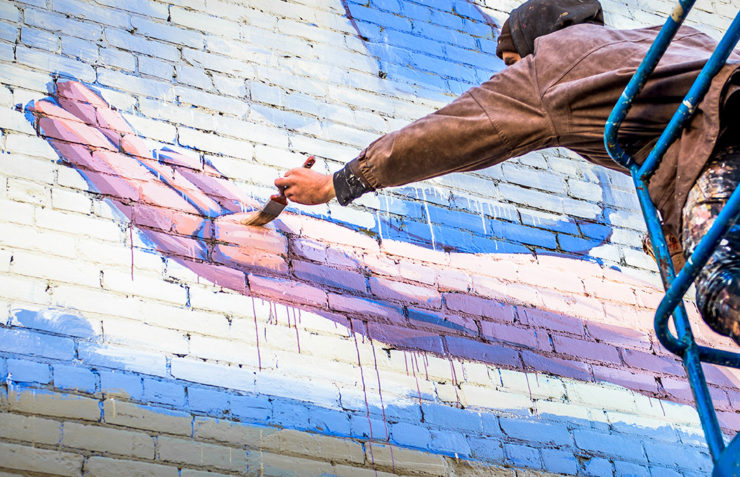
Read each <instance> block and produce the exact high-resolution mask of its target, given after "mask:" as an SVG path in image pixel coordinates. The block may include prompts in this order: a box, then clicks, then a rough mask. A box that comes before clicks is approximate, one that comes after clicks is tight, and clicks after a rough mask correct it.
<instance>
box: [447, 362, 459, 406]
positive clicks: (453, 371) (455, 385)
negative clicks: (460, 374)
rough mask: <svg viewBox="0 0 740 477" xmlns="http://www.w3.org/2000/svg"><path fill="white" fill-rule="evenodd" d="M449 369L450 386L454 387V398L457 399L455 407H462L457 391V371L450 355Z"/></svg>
mask: <svg viewBox="0 0 740 477" xmlns="http://www.w3.org/2000/svg"><path fill="white" fill-rule="evenodd" d="M449 361H450V369H451V370H452V373H451V374H452V386H453V387H454V388H455V399H456V400H457V407H462V402H460V394H458V392H457V373H456V372H455V363H454V362H453V361H452V357H449Z"/></svg>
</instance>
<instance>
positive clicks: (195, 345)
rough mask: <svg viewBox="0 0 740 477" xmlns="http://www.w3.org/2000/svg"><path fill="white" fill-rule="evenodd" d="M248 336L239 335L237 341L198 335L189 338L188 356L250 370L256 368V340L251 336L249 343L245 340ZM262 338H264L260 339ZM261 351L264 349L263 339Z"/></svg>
mask: <svg viewBox="0 0 740 477" xmlns="http://www.w3.org/2000/svg"><path fill="white" fill-rule="evenodd" d="M248 336H249V335H248V334H242V335H239V338H240V339H239V340H238V341H235V340H225V339H218V338H211V337H205V336H199V335H191V336H190V353H189V354H190V356H192V357H195V358H202V359H206V360H209V361H223V362H227V363H232V364H237V365H246V366H250V367H252V368H257V366H258V356H257V349H256V347H257V339H256V336H254V334H253V339H252V340H251V341H248V340H246V339H245V338H247V337H248ZM262 338H264V336H263V337H262ZM262 345H263V349H265V348H266V346H264V345H265V343H264V339H263V342H262Z"/></svg>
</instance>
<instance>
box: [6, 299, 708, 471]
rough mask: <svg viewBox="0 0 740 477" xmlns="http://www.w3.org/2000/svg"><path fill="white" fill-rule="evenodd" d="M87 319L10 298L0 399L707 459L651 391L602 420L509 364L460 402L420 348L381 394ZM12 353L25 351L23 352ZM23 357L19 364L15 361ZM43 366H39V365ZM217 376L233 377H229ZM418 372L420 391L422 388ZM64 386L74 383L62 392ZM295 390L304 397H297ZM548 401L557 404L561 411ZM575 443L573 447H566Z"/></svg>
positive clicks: (567, 461)
mask: <svg viewBox="0 0 740 477" xmlns="http://www.w3.org/2000/svg"><path fill="white" fill-rule="evenodd" d="M93 328H94V327H93V326H91V325H90V323H89V322H88V320H87V319H86V318H84V317H82V316H79V315H77V314H76V313H74V312H69V311H64V310H58V309H57V310H55V309H45V310H40V311H33V310H27V309H16V310H14V311H13V314H12V317H11V326H10V327H7V328H6V327H3V328H0V333H3V337H4V338H9V339H7V340H2V341H0V343H2V347H1V348H0V349H2V350H4V351H5V352H11V353H13V356H14V358H15V359H14V361H15V363H14V365H15V366H16V367H18V371H19V372H18V373H17V374H16V373H14V372H13V370H12V369H9V370H8V371H9V374H8V375H5V376H3V375H2V374H3V372H2V370H1V369H0V378H2V380H3V381H4V382H5V383H6V385H7V387H8V389H7V394H5V389H3V388H4V386H3V388H0V403H1V402H2V401H7V405H8V406H9V408H10V410H11V411H12V410H13V406H15V405H16V404H15V403H18V402H21V401H22V402H24V403H27V401H28V398H27V396H25V394H28V393H33V394H34V395H44V396H47V397H52V398H55V399H61V400H63V399H67V398H68V399H72V400H73V399H79V394H80V393H83V394H85V395H90V396H95V397H99V396H100V395H101V393H102V395H103V398H104V399H105V401H104V402H103V403H102V404H101V405H100V406H99V407H100V412H101V413H102V415H101V418H102V422H111V423H115V422H116V417H117V416H116V413H117V412H119V413H123V414H124V415H125V414H126V413H127V412H129V411H127V409H128V408H127V407H126V403H125V401H131V402H134V403H140V404H138V407H139V410H138V411H137V412H136V413H135V414H134V415H139V414H140V413H141V412H142V411H143V412H154V413H159V414H168V415H171V416H175V417H186V418H190V417H191V416H195V418H196V420H195V424H194V425H195V427H196V428H197V427H198V425H200V424H203V419H208V418H215V419H228V420H231V421H238V422H240V423H241V425H245V426H249V425H259V426H268V427H272V428H278V429H279V428H284V429H296V430H301V431H308V432H316V433H320V434H323V435H329V436H336V437H341V438H352V439H360V440H363V441H370V446H371V447H372V446H381V447H382V446H383V444H384V443H390V444H393V445H395V446H401V447H404V448H409V449H417V450H421V451H424V452H431V453H434V454H441V455H447V456H451V457H457V458H462V459H470V460H475V461H481V462H488V463H499V464H501V463H503V464H507V465H513V466H516V467H524V468H533V469H546V470H548V471H550V472H563V473H571V474H575V473H577V472H578V471H581V472H585V473H588V474H590V475H606V474H611V473H612V470H611V468H610V466H609V465H608V464H607V462H606V460H605V459H604V456H607V457H609V456H616V457H619V458H620V459H625V460H626V461H630V462H634V463H636V464H638V465H645V462H648V461H649V462H650V463H651V465H653V466H659V467H661V466H665V467H669V468H672V469H675V470H678V471H688V472H697V471H698V472H708V471H709V470H710V469H711V460H710V458H709V456H708V454H707V453H706V449H705V446H704V441H703V437H702V435H701V430H700V428H699V427H698V425H697V426H696V427H693V428H690V427H687V426H685V425H682V426H676V427H674V426H672V425H668V424H666V423H665V421H664V420H662V419H661V416H666V415H667V416H668V418H669V419H671V418H673V417H676V416H678V418H679V420H680V419H681V418H684V419H685V417H684V416H685V412H686V409H685V408H686V406H679V405H674V404H671V403H667V402H666V403H653V402H651V401H649V399H645V400H644V401H643V402H634V403H629V402H620V403H611V404H609V403H607V404H604V406H605V408H606V409H610V410H611V412H610V413H609V415H608V422H607V421H606V420H605V419H606V418H605V417H604V415H602V416H601V417H600V418H599V419H597V420H596V421H593V420H590V419H588V420H587V419H583V418H579V417H574V416H573V415H570V414H573V413H574V412H579V415H580V414H581V413H582V412H583V408H582V407H580V406H581V405H579V404H578V403H577V402H572V403H567V401H565V402H563V403H562V404H561V405H559V406H555V407H552V406H549V405H550V404H553V402H552V399H553V398H556V399H558V398H559V399H564V388H563V387H562V386H559V387H557V388H558V389H560V393H561V395H560V396H553V389H555V387H553V386H552V383H550V382H549V378H547V377H546V376H540V377H535V379H532V380H531V382H530V380H529V379H528V378H526V375H521V374H513V373H509V374H503V375H501V376H499V377H496V378H494V379H495V380H496V381H497V382H498V380H499V379H501V380H502V383H501V384H502V386H503V389H507V390H508V391H503V392H502V391H492V392H495V393H497V394H496V398H497V400H499V401H500V400H502V399H503V400H504V401H505V402H506V404H505V405H504V406H503V407H501V408H498V407H497V406H496V403H491V402H490V399H491V394H490V393H486V395H485V396H480V398H475V397H474V396H473V395H472V393H471V395H470V396H466V392H467V390H468V388H467V387H466V385H465V384H463V385H462V386H459V393H460V395H459V399H463V400H465V401H466V402H465V404H466V405H465V408H463V409H460V408H456V407H454V405H453V404H452V403H447V404H445V403H442V402H439V401H438V400H437V399H436V398H435V396H434V395H433V394H430V393H429V392H428V390H431V389H433V388H431V387H430V386H429V385H428V382H429V381H430V379H429V376H428V375H427V365H426V358H425V357H424V356H423V355H421V356H418V355H416V354H414V353H410V355H409V361H410V365H409V366H407V370H406V378H408V379H409V380H410V381H411V382H413V381H416V383H417V384H416V389H413V390H411V389H408V390H404V391H405V392H406V394H405V395H399V394H398V393H393V394H392V395H388V394H386V395H385V396H381V395H380V388H379V387H378V388H377V393H378V394H377V395H376V394H375V392H376V390H373V391H372V392H370V390H368V391H367V392H364V391H362V390H361V389H358V388H357V387H354V388H343V389H337V388H336V387H335V386H334V385H333V384H331V383H324V382H320V381H318V382H317V381H314V382H313V383H310V385H307V384H303V383H301V382H300V381H297V380H295V379H293V378H291V377H289V376H275V375H271V374H270V373H256V374H255V373H253V372H245V370H244V369H242V368H240V367H237V366H227V365H223V364H213V363H205V362H203V361H201V360H199V359H189V358H188V357H172V358H171V363H170V366H169V367H166V365H165V361H166V357H165V355H164V354H162V353H158V352H146V351H142V350H134V349H131V348H126V349H125V350H124V349H123V348H119V349H118V350H116V349H115V347H109V346H108V345H107V344H106V342H105V341H103V340H109V339H110V337H105V336H101V335H98V334H97V332H95V331H94V329H93ZM11 335H12V336H11ZM342 339H349V340H351V339H352V338H351V337H342ZM20 356H24V358H23V359H22V360H21V359H19V358H20ZM406 357H407V356H406V353H404V359H406ZM73 360H74V364H73V365H70V361H73ZM21 361H22V362H23V363H25V364H26V365H27V366H26V368H22V367H20V365H19V363H20V362H21ZM375 366H377V363H375ZM358 367H359V371H360V373H363V368H364V373H370V375H368V376H365V377H364V378H363V379H366V380H370V382H372V380H374V377H371V375H372V374H374V373H373V371H372V368H373V363H361V364H360V365H359V366H358ZM49 368H51V369H52V370H53V373H52V375H53V381H52V380H50V379H49V377H48V369H49ZM40 370H46V371H45V373H46V375H44V371H40ZM378 379H380V375H378ZM435 379H439V378H433V380H435ZM452 379H453V381H454V379H455V378H454V375H453V376H452ZM525 379H526V380H527V382H526V387H524V388H521V386H523V383H519V381H520V380H521V381H524V380H525ZM224 382H228V383H231V384H230V386H228V387H227V388H225V387H224V386H223V383H224ZM420 382H421V383H422V386H421V389H422V390H423V391H420V390H419V383H420ZM458 384H459V383H458ZM411 387H412V388H413V386H411ZM472 388H476V386H474V385H473V386H472ZM64 392H74V393H75V395H70V396H65V395H63V394H59V393H64ZM519 393H521V394H519ZM477 394H480V393H477ZM296 395H299V396H301V399H296ZM119 396H123V399H119ZM112 401H116V402H112ZM121 401H123V402H121ZM25 405H28V404H25ZM540 406H542V407H540ZM569 406H573V407H574V408H577V410H576V409H570V408H569ZM632 406H637V407H638V408H640V409H643V408H644V409H646V410H649V412H648V411H645V412H646V414H647V415H648V416H652V417H646V416H641V420H640V421H639V422H636V418H635V416H634V415H633V414H631V413H630V412H626V411H625V412H620V410H626V409H631V408H632ZM491 408H493V409H495V412H493V413H492V412H491ZM548 409H556V410H558V409H559V412H561V413H562V414H558V413H557V412H558V411H549V410H548ZM607 424H608V425H607ZM265 432H269V431H268V430H265ZM636 436H639V438H636ZM523 444H527V445H526V446H525V445H523ZM574 444H575V445H574ZM529 446H531V447H529ZM535 448H537V449H540V450H539V451H537V450H535ZM576 453H577V455H578V456H579V457H578V458H574V457H573V455H574V454H576ZM646 456H647V457H646ZM677 456H680V457H677ZM604 465H606V468H604V467H603V466H604ZM607 469H608V470H607Z"/></svg>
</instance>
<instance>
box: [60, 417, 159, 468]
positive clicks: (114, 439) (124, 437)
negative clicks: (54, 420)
mask: <svg viewBox="0 0 740 477" xmlns="http://www.w3.org/2000/svg"><path fill="white" fill-rule="evenodd" d="M62 446H64V447H67V448H75V449H83V450H91V451H95V452H101V453H103V454H113V455H124V456H132V457H139V458H142V459H153V458H154V441H153V439H152V438H151V437H150V436H149V435H147V434H145V433H143V432H132V431H127V430H121V429H113V428H107V427H99V426H93V425H84V424H79V423H77V422H65V423H64V433H63V436H62Z"/></svg>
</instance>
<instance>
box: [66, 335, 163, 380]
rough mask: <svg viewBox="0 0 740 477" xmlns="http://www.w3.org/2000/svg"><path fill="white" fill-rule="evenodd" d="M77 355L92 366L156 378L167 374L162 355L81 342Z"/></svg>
mask: <svg viewBox="0 0 740 477" xmlns="http://www.w3.org/2000/svg"><path fill="white" fill-rule="evenodd" d="M77 352H78V355H79V357H80V359H81V360H82V362H83V363H87V364H90V365H94V366H103V367H107V368H112V369H119V370H126V371H138V372H141V373H146V374H153V375H156V376H164V375H166V373H167V370H166V364H167V363H166V359H165V357H164V355H162V354H158V353H151V352H147V351H140V350H137V351H136V352H135V353H132V352H131V350H130V349H128V348H124V347H119V346H112V345H107V346H100V345H98V344H94V343H86V342H82V343H80V344H79V346H78V351H77Z"/></svg>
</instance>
